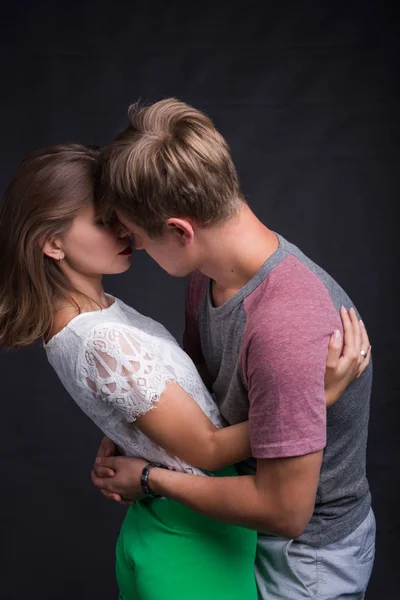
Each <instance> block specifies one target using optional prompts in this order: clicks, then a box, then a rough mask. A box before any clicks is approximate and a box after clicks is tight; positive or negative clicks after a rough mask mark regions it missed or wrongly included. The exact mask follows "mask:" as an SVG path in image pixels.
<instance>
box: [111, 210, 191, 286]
mask: <svg viewBox="0 0 400 600" xmlns="http://www.w3.org/2000/svg"><path fill="white" fill-rule="evenodd" d="M118 219H119V221H120V222H121V223H122V225H123V226H124V227H125V228H126V229H127V230H128V231H129V232H130V233H131V234H132V237H133V243H134V246H135V250H145V252H147V254H148V255H149V256H151V258H152V259H153V260H155V261H156V263H157V264H158V265H159V266H160V267H161V268H162V269H164V271H166V272H167V273H168V274H169V275H171V276H172V277H186V275H189V273H191V272H192V271H194V270H195V269H196V268H197V265H196V261H195V259H194V254H195V253H194V252H193V249H192V247H191V246H187V245H185V244H184V243H182V241H181V239H180V237H179V235H178V234H177V232H176V230H174V229H168V228H167V229H166V231H165V233H164V234H163V235H162V237H157V238H151V237H150V236H149V234H148V233H147V232H146V231H145V230H144V229H143V228H142V227H139V226H138V225H136V224H135V223H133V222H132V221H130V220H128V219H127V218H126V217H125V216H124V215H122V214H120V213H118Z"/></svg>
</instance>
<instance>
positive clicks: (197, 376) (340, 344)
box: [0, 99, 375, 600]
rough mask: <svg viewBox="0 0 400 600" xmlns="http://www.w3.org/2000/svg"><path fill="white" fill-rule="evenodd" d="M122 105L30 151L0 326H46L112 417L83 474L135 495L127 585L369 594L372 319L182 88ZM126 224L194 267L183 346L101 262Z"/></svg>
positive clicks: (176, 261) (17, 343) (21, 334)
mask: <svg viewBox="0 0 400 600" xmlns="http://www.w3.org/2000/svg"><path fill="white" fill-rule="evenodd" d="M128 116H129V124H128V126H127V128H126V129H125V130H124V131H123V132H122V133H121V134H120V135H119V136H118V138H117V139H116V140H115V141H114V142H112V143H111V144H109V145H108V146H107V147H105V148H104V149H102V150H100V151H98V150H94V149H91V148H88V147H84V146H81V145H79V144H64V145H58V146H52V147H50V148H46V149H44V150H39V151H36V152H34V153H33V154H31V155H30V156H28V157H27V158H26V159H25V161H23V162H22V163H21V164H20V165H19V167H18V168H17V171H16V173H15V175H14V177H13V179H12V181H11V183H10V184H9V186H8V188H7V190H6V192H5V197H4V200H3V204H2V206H1V209H0V344H1V345H4V346H6V347H21V346H24V345H27V344H30V343H32V342H34V341H35V340H37V339H40V338H42V339H43V344H44V348H45V351H46V353H47V357H48V359H49V362H50V363H51V365H52V366H53V367H54V369H55V370H56V372H57V374H58V376H59V378H60V380H61V382H62V383H63V385H64V386H65V387H66V389H67V390H68V392H69V393H70V395H71V396H72V398H73V399H74V400H75V401H76V402H77V404H78V405H79V406H80V407H81V408H82V410H83V411H84V412H85V413H86V414H87V415H88V416H89V417H90V418H91V419H92V420H93V421H94V422H95V423H96V424H97V425H98V426H99V427H100V429H101V430H102V431H103V432H104V434H105V435H106V437H105V438H104V440H103V442H102V444H101V446H100V448H99V452H98V456H97V458H96V462H95V466H94V468H93V471H92V480H93V482H94V484H95V485H96V486H97V487H98V488H99V489H100V490H101V491H102V492H103V494H104V495H105V496H107V497H108V498H110V499H113V500H116V501H119V502H122V503H125V504H130V506H129V509H128V511H127V514H126V518H125V521H124V523H123V525H122V528H121V532H120V535H119V538H118V543H117V560H116V570H117V579H118V585H119V589H120V598H121V599H123V600H133V599H135V600H170V599H172V598H174V600H178V599H181V600H183V599H185V600H187V599H190V600H205V598H207V599H208V600H211V599H215V600H255V599H256V598H257V597H258V598H262V599H268V600H270V599H273V598H276V599H278V598H279V599H285V600H297V599H299V598H319V599H325V600H328V599H330V600H334V599H339V598H344V597H346V598H349V599H356V598H357V599H359V598H363V597H364V592H365V589H366V586H367V583H368V580H369V577H370V573H371V569H372V565H373V558H374V542H375V522H374V516H373V513H372V510H371V499H370V493H369V488H368V483H367V479H366V468H365V452H366V442H367V427H368V416H369V397H370V390H371V377H372V365H371V364H370V345H369V340H368V336H367V332H366V330H365V327H364V325H363V324H362V322H361V321H359V316H358V315H357V314H356V312H355V311H354V309H351V310H349V311H348V310H347V309H349V308H350V307H351V306H352V303H351V301H350V299H349V297H348V296H347V295H346V293H345V292H344V291H343V290H342V289H341V287H340V286H339V285H338V284H337V283H336V282H335V281H334V280H333V279H332V278H331V277H330V276H329V275H328V274H327V273H326V272H325V271H323V270H322V269H321V268H320V267H318V266H317V265H316V264H315V263H313V262H312V261H311V260H310V259H309V258H307V257H306V256H305V255H304V254H303V253H302V252H301V251H300V250H299V249H298V248H296V247H295V246H293V245H292V244H290V243H289V242H288V241H286V240H285V239H284V238H283V237H281V236H280V235H278V234H276V233H274V232H272V231H271V230H269V229H268V228H267V227H265V226H264V225H263V224H262V223H261V222H260V221H259V220H258V219H257V217H256V216H255V215H254V213H253V212H252V211H251V209H250V208H249V206H248V204H247V203H246V201H245V199H244V196H243V194H242V192H241V189H240V186H239V182H238V178H237V173H236V169H235V166H234V164H233V162H232V158H231V155H230V152H229V148H228V145H227V143H226V141H225V140H224V138H223V137H222V136H221V135H220V134H219V133H218V131H217V130H216V129H215V128H214V126H213V124H212V123H211V121H210V119H209V118H208V117H207V116H205V115H204V114H202V113H201V112H199V111H197V110H195V109H194V108H192V107H190V106H188V105H186V104H184V103H182V102H179V101H177V100H175V99H167V100H163V101H161V102H157V103H155V104H153V105H150V106H148V107H145V108H140V107H137V106H133V107H131V108H130V110H129V113H128ZM132 239H133V242H134V246H135V248H136V249H144V250H146V252H148V254H149V255H150V256H151V257H152V258H153V259H154V260H155V261H156V262H157V263H158V264H159V265H160V266H161V267H162V268H163V269H165V270H166V271H167V272H168V273H169V274H170V275H172V276H177V277H182V276H186V275H189V274H190V278H189V284H188V291H187V299H186V328H185V336H184V349H185V351H183V350H182V349H181V348H180V346H179V344H178V343H177V342H176V340H175V339H174V338H173V337H172V335H171V334H170V333H169V332H168V331H167V330H166V329H165V328H164V327H163V326H162V325H161V324H159V323H157V322H155V321H153V320H152V319H150V318H149V317H146V316H143V315H141V314H140V313H138V312H137V311H136V310H135V309H134V308H131V307H129V306H127V305H126V304H124V303H123V302H122V301H120V300H118V299H117V298H115V297H113V296H111V295H109V294H106V293H105V291H104V290H103V287H102V276H103V274H114V273H115V274H117V273H121V272H123V271H126V270H127V269H128V268H129V266H130V262H131V255H132V246H131V241H132ZM134 278H135V273H134V271H133V274H132V290H133V291H134V289H135V286H137V285H141V282H140V281H137V280H136V281H135V279H134ZM343 307H346V308H343ZM342 334H343V335H342ZM251 457H252V458H251ZM254 565H255V568H254Z"/></svg>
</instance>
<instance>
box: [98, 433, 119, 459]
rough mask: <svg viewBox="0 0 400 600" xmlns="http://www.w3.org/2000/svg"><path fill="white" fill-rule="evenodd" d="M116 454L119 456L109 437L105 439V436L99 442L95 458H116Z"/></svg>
mask: <svg viewBox="0 0 400 600" xmlns="http://www.w3.org/2000/svg"><path fill="white" fill-rule="evenodd" d="M117 454H119V450H118V448H117V445H116V444H115V443H114V442H113V441H112V440H110V438H109V437H107V436H106V435H105V436H104V437H103V439H102V440H101V443H100V446H99V449H98V450H97V454H96V458H98V457H101V458H103V457H104V458H106V457H109V456H117Z"/></svg>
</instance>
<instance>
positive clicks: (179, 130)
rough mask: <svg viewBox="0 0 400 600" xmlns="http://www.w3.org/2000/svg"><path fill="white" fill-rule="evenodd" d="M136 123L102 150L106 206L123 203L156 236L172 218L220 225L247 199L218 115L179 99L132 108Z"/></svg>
mask: <svg viewBox="0 0 400 600" xmlns="http://www.w3.org/2000/svg"><path fill="white" fill-rule="evenodd" d="M128 119H129V125H128V127H127V128H126V129H125V130H124V131H123V132H122V133H121V134H120V135H119V136H118V137H117V139H116V140H115V141H114V142H112V143H111V144H109V145H108V146H107V147H105V148H104V149H103V151H102V153H101V156H100V165H101V180H100V187H99V193H98V194H97V201H98V203H99V204H98V205H99V210H101V211H102V212H103V214H106V213H107V211H108V210H110V209H111V210H115V209H116V210H117V211H120V212H121V213H122V214H124V215H125V216H126V217H127V218H128V219H129V220H131V221H133V222H134V223H136V224H137V225H139V226H141V227H143V228H144V229H145V230H146V231H147V233H148V234H149V235H150V236H152V237H157V236H158V235H160V234H161V233H162V230H163V228H164V226H165V221H166V219H168V218H169V217H191V218H193V219H194V220H196V221H197V222H198V223H199V224H201V225H204V226H206V225H212V224H214V223H217V222H221V221H224V220H226V219H228V218H229V217H231V216H233V215H234V214H235V213H236V212H237V210H238V208H239V207H240V205H241V203H242V202H244V198H243V196H242V194H241V191H240V185H239V180H238V176H237V172H236V168H235V165H234V163H233V160H232V157H231V154H230V150H229V146H228V143H227V142H226V140H225V139H224V138H223V137H222V135H221V134H220V133H219V132H218V131H217V130H216V129H215V127H214V125H213V123H212V121H211V119H210V118H209V117H207V115H205V114H203V113H202V112H200V111H199V110H196V109H195V108H193V107H192V106H189V105H188V104H185V103H184V102H180V101H179V100H176V99H175V98H168V99H166V100H161V101H160V102H156V103H155V104H152V105H149V106H144V107H140V106H139V105H137V104H134V105H132V106H130V107H129V110H128Z"/></svg>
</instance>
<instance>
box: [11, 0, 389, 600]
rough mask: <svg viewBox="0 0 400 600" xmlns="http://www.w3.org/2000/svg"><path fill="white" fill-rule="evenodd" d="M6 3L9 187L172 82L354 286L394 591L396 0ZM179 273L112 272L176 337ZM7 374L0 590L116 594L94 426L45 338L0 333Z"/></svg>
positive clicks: (287, 220)
mask: <svg viewBox="0 0 400 600" xmlns="http://www.w3.org/2000/svg"><path fill="white" fill-rule="evenodd" d="M393 6H394V4H393ZM0 10H1V35H0V49H1V59H0V60H1V84H2V85H1V88H2V92H1V96H0V102H1V113H0V118H1V144H0V153H1V161H0V175H1V181H0V186H1V190H3V189H4V186H5V184H6V182H7V180H8V178H9V177H10V174H11V172H12V169H13V167H14V166H15V164H16V163H17V162H19V161H20V160H21V159H22V158H23V156H24V155H25V154H26V153H27V152H29V151H31V150H32V149H34V148H37V147H40V146H44V145H46V144H50V143H55V142H60V141H71V140H80V141H85V142H88V143H96V144H102V143H104V142H106V141H107V140H109V139H110V138H111V137H112V136H113V135H114V134H115V133H116V132H117V131H118V129H119V128H121V127H122V126H123V125H124V123H125V114H126V107H127V105H128V104H129V103H130V102H132V101H135V100H137V99H138V98H139V97H140V98H142V100H144V101H154V100H158V99H161V98H163V97H167V96H171V95H174V96H177V97H179V98H181V99H183V100H185V101H186V102H189V103H192V104H194V105H195V106H196V107H198V108H200V109H203V110H205V111H206V112H208V113H209V114H210V115H211V117H212V118H213V119H214V121H215V123H216V125H217V127H218V128H219V129H220V130H221V131H222V133H223V134H224V135H225V136H226V137H227V138H228V140H229V143H230V144H231V147H232V151H233V155H234V158H235V160H236V163H237V166H238V169H239V173H240V176H241V180H242V184H243V188H244V191H245V193H246V195H247V198H248V200H249V203H250V205H251V206H252V207H253V208H254V210H255V212H256V213H257V214H258V215H259V216H260V218H261V219H262V220H263V221H264V222H265V223H266V224H267V225H268V226H269V227H271V228H273V229H274V230H276V231H279V232H280V233H282V234H283V235H284V236H285V237H287V238H289V239H290V241H292V242H294V243H296V244H297V245H298V246H300V248H301V249H303V250H304V251H305V252H306V253H307V254H309V255H310V257H312V258H313V259H314V260H316V261H317V262H319V263H320V264H321V266H323V267H324V268H326V269H327V270H328V271H329V272H330V273H331V274H332V275H333V276H334V277H335V278H336V279H337V280H338V281H339V282H340V283H341V284H342V285H343V286H344V287H345V289H346V290H347V291H348V292H349V293H350V295H351V296H352V298H353V299H354V301H355V302H356V304H357V306H358V308H359V309H360V311H361V313H362V314H363V316H364V320H365V321H366V324H367V326H368V330H369V334H370V337H371V340H372V345H373V352H374V389H373V397H372V409H371V426H370V437H369V448H368V469H369V478H370V482H371V488H372V493H373V505H374V509H375V512H376V515H377V521H378V538H377V558H376V565H375V569H374V573H373V577H372V581H371V584H370V589H369V593H368V598H369V600H372V599H377V598H380V597H384V598H385V600H395V599H397V598H399V596H400V594H399V592H398V591H396V585H397V584H396V581H397V576H396V569H397V570H398V562H399V558H400V553H399V551H398V544H399V541H398V539H397V536H398V535H399V533H400V531H399V523H400V519H399V510H400V508H399V506H400V503H399V501H400V495H399V491H398V475H399V461H398V454H399V453H398V429H399V412H400V409H399V407H398V406H397V403H396V400H397V398H396V392H397V391H398V382H397V379H396V373H395V369H396V367H397V361H398V356H397V354H398V352H397V350H398V337H397V336H398V333H399V329H398V320H397V311H396V308H397V306H396V298H395V294H394V292H395V282H394V273H395V268H396V266H397V265H396V256H395V255H396V251H397V243H396V242H397V239H396V229H397V224H396V222H395V218H394V217H395V210H394V207H395V205H396V200H397V198H398V195H397V191H398V189H397V183H398V171H399V167H398V160H399V136H398V134H399V122H398V116H399V114H398V113H399V109H398V99H399V98H398V77H397V69H398V65H397V52H398V37H396V36H397V34H398V27H397V18H396V15H395V13H394V9H393V8H392V6H391V5H390V4H388V3H385V2H382V1H376V2H375V1H372V2H371V1H368V0H364V2H357V3H356V2H353V1H351V0H348V1H346V2H344V1H338V0H336V1H335V2H334V1H332V2H323V1H322V0H320V1H318V2H314V3H310V2H303V1H301V0H298V1H297V2H293V3H291V4H290V3H288V2H279V1H278V0H276V2H261V0H260V2H259V3H252V2H246V3H239V2H237V3H235V2H231V3H224V4H222V3H220V2H214V3H206V2H203V3H202V4H200V3H191V2H186V3H182V4H179V3H176V2H171V3H165V5H162V4H161V3H160V4H157V3H156V2H154V1H153V2H146V1H145V0H143V1H142V2H140V3H139V2H134V1H132V2H129V3H128V2H127V3H118V2H114V3H111V2H107V3H106V2H103V3H101V2H94V1H93V2H87V1H81V2H79V3H74V2H64V3H61V2H43V1H38V0H36V1H33V0H32V1H31V2H28V3H27V2H21V1H15V2H9V3H8V4H5V3H4V4H2V8H1V9H0ZM392 207H393V208H392ZM184 286H185V282H184V281H182V280H173V279H170V278H169V277H168V276H167V275H166V274H164V273H163V272H162V271H161V269H160V268H159V267H157V265H156V264H154V263H153V262H152V261H151V260H150V259H149V258H148V257H147V256H146V255H145V254H144V253H137V254H135V255H134V260H133V267H132V269H131V272H129V273H127V274H125V275H122V276H120V277H116V278H112V279H111V278H110V279H109V280H108V281H107V286H106V287H107V289H108V290H109V291H110V292H113V293H115V294H117V295H119V296H121V297H122V298H123V299H124V300H125V301H127V302H128V303H131V304H133V305H134V306H135V307H136V308H137V309H138V310H140V311H142V312H145V313H147V314H149V315H151V316H153V317H154V318H156V319H158V320H160V321H162V322H163V323H164V324H165V325H166V326H167V327H169V328H170V330H171V331H172V332H173V333H174V334H175V335H176V336H177V337H178V338H180V337H181V334H182V329H183V300H184ZM396 320H397V323H396ZM0 373H1V378H0V390H1V401H2V402H1V442H2V448H1V459H0V460H1V465H2V476H1V483H2V492H1V499H2V509H1V517H2V523H3V524H2V527H1V541H2V545H4V549H3V552H2V568H3V569H4V574H3V575H2V577H1V580H0V596H1V598H4V599H7V600H15V599H18V600H22V599H23V598H28V597H29V598H41V599H42V600H46V599H49V600H50V599H52V600H54V599H55V598H56V599H57V600H64V599H70V598H90V599H92V598H96V599H98V600H102V599H104V600H109V599H110V598H115V597H116V587H115V583H114V576H113V554H114V542H115V539H116V536H117V531H118V527H119V524H120V522H121V520H122V518H123V512H124V511H123V510H122V509H121V508H120V507H118V506H116V505H113V504H110V503H107V502H106V501H105V500H104V499H103V498H102V497H101V496H100V494H99V493H98V492H97V491H96V490H95V489H94V488H93V487H92V485H91V482H90V478H89V471H90V467H91V463H92V460H93V457H94V454H95V451H96V448H97V444H98V442H99V441H100V437H101V435H100V433H99V432H98V431H97V430H96V428H95V427H94V425H92V424H91V423H90V422H89V420H88V419H87V418H86V417H85V416H84V415H83V414H81V413H80V411H79V409H78V408H77V407H76V406H75V405H74V404H73V402H72V401H71V400H70V399H69V397H68V396H67V394H66V393H65V392H64V390H63V389H62V388H61V386H60V384H59V383H58V381H57V379H56V377H55V375H54V374H53V372H52V371H51V369H50V367H49V366H48V365H47V364H46V360H45V357H44V353H43V351H42V349H41V348H40V345H39V344H38V345H37V346H36V347H32V348H29V349H27V350H24V351H21V352H19V353H8V352H1V354H0ZM288 600H290V599H288Z"/></svg>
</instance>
